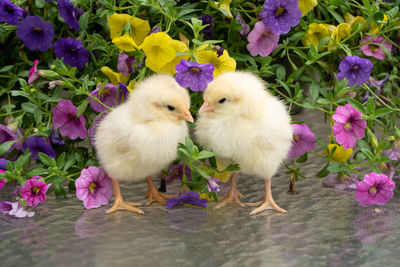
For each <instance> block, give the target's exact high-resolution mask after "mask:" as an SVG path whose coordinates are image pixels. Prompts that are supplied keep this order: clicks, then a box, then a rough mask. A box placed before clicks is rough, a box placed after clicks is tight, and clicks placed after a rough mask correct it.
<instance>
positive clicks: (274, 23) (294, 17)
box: [260, 0, 301, 35]
mask: <svg viewBox="0 0 400 267" xmlns="http://www.w3.org/2000/svg"><path fill="white" fill-rule="evenodd" d="M260 16H261V18H262V21H263V23H264V25H265V26H266V27H267V28H270V29H271V30H272V32H273V33H274V34H276V35H280V34H285V33H288V32H289V31H290V28H291V27H293V26H296V25H297V24H299V22H300V18H301V11H300V9H299V3H298V2H297V0H267V1H265V2H264V9H263V10H261V13H260Z"/></svg>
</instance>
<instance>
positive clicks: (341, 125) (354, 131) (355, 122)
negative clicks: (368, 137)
mask: <svg viewBox="0 0 400 267" xmlns="http://www.w3.org/2000/svg"><path fill="white" fill-rule="evenodd" d="M361 116H362V113H361V112H359V111H358V110H356V109H355V108H353V107H352V106H351V105H349V104H346V105H344V106H340V107H337V109H336V113H335V114H333V115H332V119H333V120H334V121H335V123H334V124H333V127H332V130H333V134H334V136H335V139H336V141H337V142H338V144H339V145H343V146H344V148H346V149H348V148H353V147H354V146H355V145H356V140H358V139H362V138H363V137H364V135H365V128H367V122H366V121H363V120H361Z"/></svg>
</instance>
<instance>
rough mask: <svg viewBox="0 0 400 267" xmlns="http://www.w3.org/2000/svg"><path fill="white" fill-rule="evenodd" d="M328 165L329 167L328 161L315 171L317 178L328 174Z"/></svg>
mask: <svg viewBox="0 0 400 267" xmlns="http://www.w3.org/2000/svg"><path fill="white" fill-rule="evenodd" d="M328 167H329V163H328V164H326V165H325V166H324V167H323V168H322V169H321V170H320V171H319V172H318V173H317V177H318V178H324V177H326V176H327V175H328V174H329V171H328Z"/></svg>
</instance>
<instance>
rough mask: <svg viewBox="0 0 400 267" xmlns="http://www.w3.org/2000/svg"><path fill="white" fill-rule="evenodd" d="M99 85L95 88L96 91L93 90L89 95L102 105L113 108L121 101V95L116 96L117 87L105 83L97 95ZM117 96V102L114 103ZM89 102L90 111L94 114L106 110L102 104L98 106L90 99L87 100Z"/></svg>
mask: <svg viewBox="0 0 400 267" xmlns="http://www.w3.org/2000/svg"><path fill="white" fill-rule="evenodd" d="M100 87H101V84H99V85H98V86H97V88H96V90H93V91H91V92H90V94H91V95H92V96H94V97H97V98H99V99H100V101H101V102H103V104H105V105H106V106H108V107H110V108H111V107H113V106H115V105H116V104H117V105H118V104H120V103H121V100H122V93H121V92H120V93H119V94H118V86H116V85H114V84H112V83H107V85H106V86H105V87H104V88H103V90H102V91H101V92H100V95H99V90H100ZM117 95H118V100H117V101H115V100H116V99H117ZM88 99H89V101H90V106H91V107H92V109H93V110H94V111H96V112H102V111H105V110H108V109H107V108H106V107H105V106H103V105H102V104H100V103H99V102H97V101H96V100H93V99H92V98H90V97H89V98H88Z"/></svg>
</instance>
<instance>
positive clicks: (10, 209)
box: [0, 201, 35, 218]
mask: <svg viewBox="0 0 400 267" xmlns="http://www.w3.org/2000/svg"><path fill="white" fill-rule="evenodd" d="M0 212H2V213H4V214H8V215H11V216H14V217H17V218H24V217H32V216H33V215H35V212H34V211H26V210H25V208H24V207H23V206H20V205H19V203H18V202H8V201H3V202H0Z"/></svg>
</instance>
